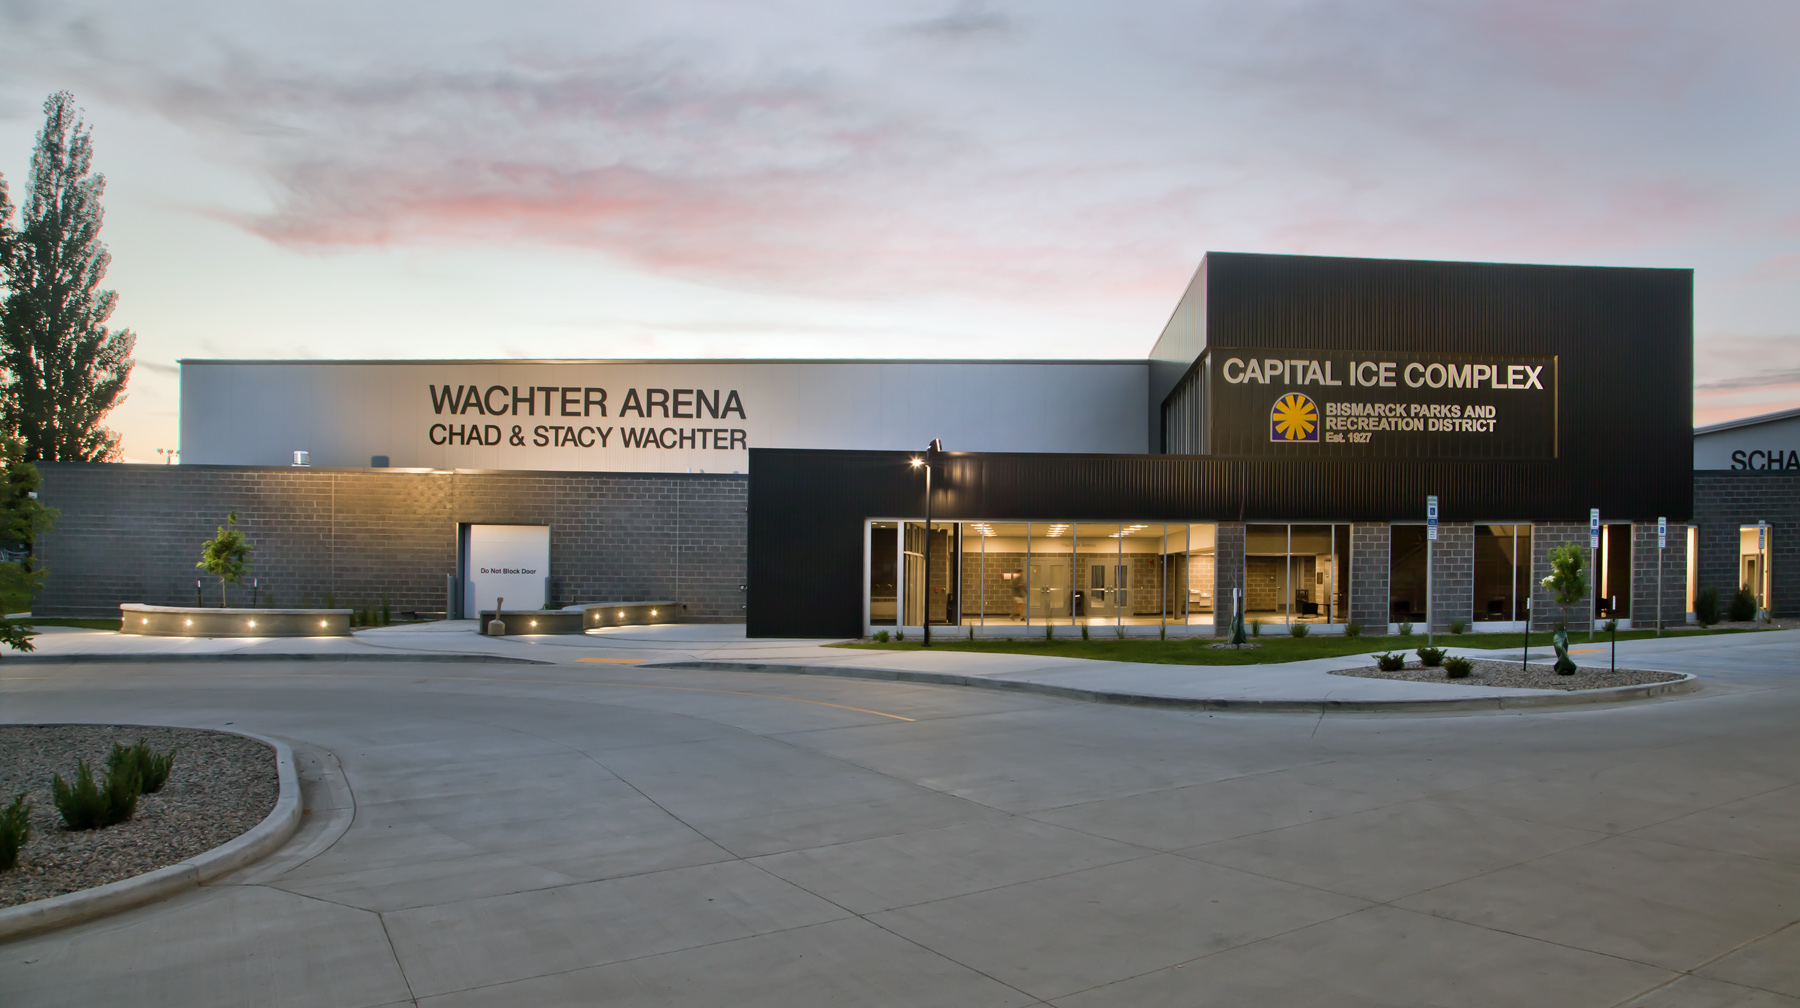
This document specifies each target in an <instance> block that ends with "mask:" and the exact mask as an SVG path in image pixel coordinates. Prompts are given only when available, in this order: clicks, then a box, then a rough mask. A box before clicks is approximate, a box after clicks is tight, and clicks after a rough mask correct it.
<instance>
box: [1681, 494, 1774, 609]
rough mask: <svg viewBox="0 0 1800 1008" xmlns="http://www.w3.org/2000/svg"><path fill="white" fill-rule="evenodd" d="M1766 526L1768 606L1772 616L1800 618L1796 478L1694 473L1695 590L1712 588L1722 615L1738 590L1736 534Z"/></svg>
mask: <svg viewBox="0 0 1800 1008" xmlns="http://www.w3.org/2000/svg"><path fill="white" fill-rule="evenodd" d="M1757 519H1761V520H1763V521H1766V522H1768V523H1769V526H1770V530H1771V531H1770V547H1771V548H1770V553H1769V573H1770V574H1771V575H1772V579H1771V580H1772V583H1771V585H1770V586H1769V596H1770V597H1769V602H1770V604H1771V605H1773V607H1774V611H1775V614H1776V615H1777V616H1796V615H1800V472H1794V471H1791V470H1790V471H1779V470H1773V471H1767V472H1765V471H1762V470H1746V471H1738V470H1729V469H1717V470H1699V471H1696V472H1695V473H1694V523H1695V524H1696V525H1699V526H1700V557H1699V560H1700V562H1699V570H1698V572H1697V574H1698V580H1699V582H1700V584H1699V587H1700V588H1703V589H1704V588H1716V589H1718V592H1719V606H1720V610H1721V611H1723V610H1724V609H1725V607H1726V606H1728V605H1729V604H1730V602H1731V596H1732V594H1733V593H1734V592H1736V591H1737V589H1738V573H1739V568H1738V555H1739V554H1738V529H1739V528H1740V527H1741V526H1745V525H1755V524H1756V522H1757Z"/></svg>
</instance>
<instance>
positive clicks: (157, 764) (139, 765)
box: [106, 738, 175, 794]
mask: <svg viewBox="0 0 1800 1008" xmlns="http://www.w3.org/2000/svg"><path fill="white" fill-rule="evenodd" d="M174 765H175V750H173V749H170V750H169V751H168V752H166V753H158V752H157V751H156V750H154V749H152V748H150V744H149V742H147V741H145V740H144V739H142V738H140V739H138V740H137V742H136V744H134V745H129V746H122V745H120V744H118V743H117V742H114V743H113V747H112V752H111V753H110V754H108V755H107V757H106V772H107V774H108V775H111V776H118V775H119V774H121V773H128V772H135V773H136V774H137V776H138V786H139V788H140V789H141V793H143V794H155V793H156V792H158V791H161V790H162V786H163V784H164V783H166V782H167V781H168V779H169V768H170V767H172V766H174Z"/></svg>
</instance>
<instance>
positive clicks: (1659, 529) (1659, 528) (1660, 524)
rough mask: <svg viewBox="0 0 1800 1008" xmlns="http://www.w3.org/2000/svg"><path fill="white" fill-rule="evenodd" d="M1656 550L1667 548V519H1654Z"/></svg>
mask: <svg viewBox="0 0 1800 1008" xmlns="http://www.w3.org/2000/svg"><path fill="white" fill-rule="evenodd" d="M1656 548H1657V549H1668V548H1669V519H1667V518H1658V519H1656Z"/></svg>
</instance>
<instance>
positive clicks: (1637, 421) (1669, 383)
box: [37, 253, 1800, 636]
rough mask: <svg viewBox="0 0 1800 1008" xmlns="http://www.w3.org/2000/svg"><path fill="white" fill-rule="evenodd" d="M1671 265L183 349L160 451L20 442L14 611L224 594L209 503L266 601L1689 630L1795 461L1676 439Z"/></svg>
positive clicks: (1685, 364) (808, 631)
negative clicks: (417, 348) (110, 457)
mask: <svg viewBox="0 0 1800 1008" xmlns="http://www.w3.org/2000/svg"><path fill="white" fill-rule="evenodd" d="M1691 287H1692V278H1691V274H1690V273H1689V272H1688V271H1685V270H1646V269H1612V268H1599V267H1566V266H1518V265H1497V264H1479V263H1441V262H1402V261H1389V260H1361V259H1330V258H1316V257H1301V256H1261V255H1241V254H1221V253H1213V254H1210V255H1208V256H1207V258H1206V259H1205V260H1204V261H1203V263H1202V264H1201V267H1200V269H1199V271H1198V272H1197V273H1196V275H1195V277H1194V279H1193V282H1192V283H1191V284H1190V285H1189V287H1188V289H1187V290H1186V292H1185V293H1184V295H1183V296H1182V298H1181V299H1180V301H1179V303H1178V305H1177V308H1176V310H1175V312H1174V313H1173V315H1172V317H1171V319H1170V322H1169V324H1168V326H1167V327H1166V328H1165V330H1164V332H1163V333H1162V335H1161V337H1160V338H1159V339H1158V340H1157V341H1156V342H1155V345H1154V348H1153V349H1152V350H1151V352H1150V353H1149V354H1148V355H1147V356H1146V357H1144V358H1142V359H1136V360H1108V361H759V360H741V361H437V362H430V361H407V362H386V361H267V362H258V361H183V362H182V406H181V409H182V462H183V464H182V465H180V466H170V467H154V466H114V465H90V464H64V463H53V464H48V465H46V466H44V470H45V487H44V491H43V495H44V497H45V499H46V501H47V502H48V503H50V504H52V505H53V506H56V507H59V508H60V509H61V510H62V512H63V519H62V521H61V522H59V524H58V525H57V527H56V528H55V529H54V530H53V531H52V532H51V533H50V534H49V535H47V536H46V537H45V538H44V539H43V541H42V542H41V543H40V545H39V551H38V552H39V554H40V556H41V558H42V559H43V561H44V563H45V565H46V566H48V567H49V568H50V569H51V571H52V575H51V578H50V581H49V585H48V587H47V588H46V590H45V592H44V593H43V595H42V596H41V597H40V598H39V600H38V603H37V608H38V610H39V611H40V612H43V613H46V614H49V613H68V614H74V613H102V612H108V611H114V612H116V606H117V605H118V604H119V603H121V602H137V601H146V602H168V603H180V602H191V601H192V600H193V599H194V598H195V592H196V591H198V592H200V593H201V594H202V596H204V597H206V598H207V599H208V601H209V602H213V601H216V592H217V588H216V586H209V585H207V584H206V583H204V579H202V578H197V577H196V575H197V572H196V571H195V570H194V569H193V563H194V559H195V558H196V556H197V553H198V544H199V543H200V541H202V540H204V539H205V538H207V537H208V536H210V535H211V534H212V531H213V529H214V527H215V526H216V525H218V524H219V523H220V522H221V521H222V520H223V518H224V515H225V513H226V512H227V511H230V510H233V509H235V510H237V511H238V512H239V515H240V518H241V522H242V525H243V526H244V527H245V529H246V532H247V534H248V536H249V538H250V540H251V542H252V544H253V545H255V546H256V548H257V553H256V554H255V557H254V560H253V564H252V576H253V577H254V578H256V579H258V581H257V583H256V584H254V585H251V586H250V587H251V588H253V589H254V591H255V592H256V593H257V595H256V597H257V599H258V602H259V604H268V603H269V602H270V601H271V600H272V601H273V602H274V603H278V604H299V603H302V602H306V603H313V602H321V601H324V600H326V599H327V598H329V599H331V600H333V601H335V602H336V603H338V604H339V605H355V606H368V605H375V604H378V603H379V602H381V601H383V600H385V601H386V602H387V603H388V605H389V606H390V607H391V608H392V609H393V610H395V611H398V612H408V611H410V612H420V613H431V612H445V613H448V614H451V615H458V614H461V613H465V612H470V611H472V610H473V608H474V607H475V606H477V605H485V604H486V603H487V600H489V599H491V598H492V597H494V595H495V593H497V592H502V591H503V592H504V593H505V594H507V596H508V605H509V607H510V606H513V605H517V604H519V602H520V599H521V598H523V600H524V602H525V603H526V604H529V605H536V604H538V602H539V593H540V592H541V600H542V603H543V604H546V605H556V606H561V605H566V604H571V603H576V602H588V601H632V600H647V599H673V600H676V601H678V602H680V603H682V604H683V605H684V606H685V612H684V615H685V618H688V619H696V620H745V621H747V623H748V629H749V632H750V633H752V634H758V635H771V636H790V635H793V636H853V635H859V634H864V633H870V632H874V631H876V630H879V629H882V628H892V629H895V630H905V629H906V628H908V627H911V628H914V629H917V628H919V627H922V626H923V625H924V622H925V621H926V620H927V619H929V620H930V621H931V623H932V624H933V625H935V626H940V627H954V628H955V632H956V633H959V634H961V633H975V634H1017V633H1020V632H1032V633H1036V632H1039V631H1040V630H1042V629H1043V628H1045V627H1048V628H1049V630H1048V632H1050V633H1055V632H1056V627H1058V626H1064V627H1070V628H1071V632H1072V628H1074V627H1075V626H1076V625H1082V626H1085V627H1087V628H1088V629H1089V631H1090V632H1092V631H1093V630H1094V629H1096V628H1100V629H1101V630H1102V631H1103V632H1104V631H1106V630H1108V629H1110V631H1111V632H1116V633H1125V634H1131V633H1171V632H1173V633H1210V632H1212V631H1213V630H1214V628H1215V627H1216V626H1217V625H1218V623H1219V622H1220V621H1222V620H1224V619H1226V618H1228V617H1229V614H1230V612H1231V611H1232V608H1233V607H1234V606H1237V607H1241V608H1242V609H1243V610H1244V612H1245V613H1246V615H1247V616H1248V617H1249V618H1250V619H1253V620H1261V621H1264V622H1268V623H1274V624H1280V625H1282V626H1283V627H1286V626H1291V625H1294V624H1305V625H1307V627H1308V630H1309V632H1318V633H1332V632H1341V631H1342V629H1343V628H1344V627H1345V626H1346V625H1348V624H1349V623H1352V622H1354V623H1356V624H1358V625H1359V626H1360V627H1362V628H1363V629H1364V630H1365V631H1366V632H1368V633H1383V632H1387V631H1389V630H1392V629H1397V628H1398V627H1399V626H1400V625H1401V624H1404V623H1414V624H1415V625H1420V626H1422V625H1423V624H1424V623H1425V622H1426V621H1427V620H1428V619H1429V621H1430V622H1431V624H1432V625H1434V626H1437V627H1439V628H1440V629H1448V628H1449V627H1451V626H1452V625H1454V624H1456V623H1464V624H1467V625H1468V626H1469V627H1470V628H1473V629H1512V628H1517V627H1520V626H1524V625H1526V623H1527V622H1528V621H1529V623H1530V624H1531V625H1533V626H1538V627H1542V626H1548V625H1550V624H1551V623H1552V622H1554V621H1555V620H1558V619H1561V618H1567V619H1568V621H1569V622H1570V623H1571V624H1572V625H1575V626H1586V625H1587V622H1588V620H1589V616H1590V610H1593V611H1597V612H1598V613H1599V614H1600V615H1601V617H1602V618H1607V617H1617V618H1620V619H1623V620H1633V621H1636V622H1639V623H1642V622H1645V621H1654V620H1656V619H1658V618H1661V619H1662V620H1663V621H1665V622H1677V621H1680V620H1682V619H1684V618H1685V617H1686V614H1687V613H1689V612H1690V611H1691V609H1692V600H1693V598H1694V595H1695V592H1696V591H1697V590H1698V589H1699V588H1701V587H1717V588H1719V589H1720V590H1721V591H1723V592H1726V593H1729V592H1731V591H1735V589H1736V587H1737V585H1738V583H1739V581H1738V577H1739V575H1740V574H1744V573H1745V571H1746V570H1749V571H1750V574H1753V575H1754V576H1755V577H1756V578H1760V579H1762V580H1764V581H1767V586H1766V587H1765V588H1763V589H1762V597H1763V598H1764V600H1765V604H1766V605H1768V606H1771V607H1772V608H1774V610H1775V611H1777V612H1782V611H1785V609H1784V607H1785V606H1787V605H1790V604H1791V600H1793V599H1795V598H1796V597H1800V584H1796V585H1794V586H1792V587H1791V588H1790V587H1788V581H1786V580H1784V577H1788V576H1791V575H1790V574H1788V573H1787V572H1794V571H1800V564H1795V563H1789V562H1787V561H1786V560H1785V559H1784V557H1785V553H1783V552H1782V551H1783V550H1788V549H1791V548H1792V544H1793V543H1794V542H1796V539H1797V537H1800V529H1794V527H1793V526H1794V521H1795V518H1794V516H1793V513H1792V512H1793V501H1794V499H1795V486H1794V483H1793V481H1794V480H1795V479H1796V478H1800V477H1797V476H1796V474H1797V473H1800V468H1796V465H1793V464H1789V462H1788V461H1787V456H1785V455H1782V456H1780V462H1781V464H1780V465H1779V466H1770V465H1768V464H1767V462H1768V460H1770V459H1773V458H1775V457H1776V456H1774V455H1771V454H1770V452H1771V451H1773V449H1772V448H1769V447H1767V446H1763V445H1761V443H1760V442H1759V443H1758V444H1757V445H1755V446H1750V447H1744V448H1743V451H1744V452H1745V461H1746V466H1747V467H1746V468H1743V469H1739V470H1733V469H1730V468H1720V469H1709V468H1706V467H1705V466H1704V465H1703V463H1702V456H1703V455H1705V458H1706V459H1712V458H1713V457H1714V455H1715V454H1716V452H1715V450H1714V448H1713V447H1712V444H1713V441H1714V440H1718V439H1719V437H1729V436H1735V437H1739V438H1740V440H1741V439H1742V438H1749V437H1753V436H1754V437H1762V438H1763V439H1764V440H1769V439H1771V438H1776V436H1777V434H1779V432H1780V430H1782V429H1786V428H1780V427H1779V424H1780V423H1782V422H1785V421H1782V420H1780V419H1779V418H1776V419H1774V420H1771V423H1772V424H1775V426H1770V427H1766V429H1765V428H1755V427H1754V426H1752V427H1744V428H1732V429H1733V430H1740V429H1741V430H1742V431H1743V433H1742V434H1741V435H1730V432H1729V431H1724V430H1715V429H1710V428H1709V429H1707V430H1705V431H1700V432H1696V431H1694V430H1692V428H1691V421H1690V417H1691V413H1692V392H1691V387H1692V366H1691V353H1692V351H1691V347H1692V322H1691V319H1692V294H1691ZM1788 419H1791V418H1788ZM1723 426H1726V425H1722V427H1723ZM1715 435H1717V436H1715ZM934 438H937V439H941V440H942V442H943V443H944V445H945V446H946V447H947V448H948V449H950V450H949V451H946V452H944V453H941V454H938V453H933V454H932V455H931V456H930V461H931V463H932V464H931V466H930V469H931V474H932V479H933V485H932V497H931V503H930V507H931V516H932V520H931V522H930V524H929V526H927V524H926V523H925V521H924V519H925V507H926V501H925V495H924V472H923V471H922V469H923V467H915V466H914V465H913V464H912V463H913V460H914V459H915V458H916V457H921V456H922V452H921V450H922V449H923V448H924V447H925V445H926V444H927V443H928V442H930V441H931V440H932V439H934ZM1709 438H1711V439H1712V440H1708V439H1709ZM1789 440H1792V438H1791V437H1789ZM1721 443H1723V442H1721ZM1745 444H1748V442H1745ZM1724 450H1725V455H1724V457H1725V458H1727V459H1729V458H1730V457H1731V456H1730V452H1731V451H1737V450H1739V446H1737V445H1736V443H1735V442H1734V443H1733V444H1732V445H1730V446H1727V447H1726V448H1725V449H1724ZM1757 450H1760V451H1761V452H1762V454H1761V455H1756V456H1754V457H1755V458H1756V459H1758V460H1760V461H1762V462H1763V463H1764V464H1763V465H1760V466H1756V467H1749V466H1748V461H1749V459H1750V458H1751V457H1752V456H1751V455H1750V453H1751V452H1754V451H1757ZM1784 450H1785V449H1784ZM296 453H305V455H304V458H305V459H306V460H307V461H308V462H309V463H310V464H309V465H304V466H301V465H293V464H290V463H291V462H293V461H295V460H296ZM1707 453H1712V454H1707ZM1690 454H1691V457H1692V458H1693V459H1694V464H1693V465H1692V466H1690V465H1688V464H1686V463H1687V460H1688V458H1689V457H1690ZM1796 462H1797V463H1800V458H1797V459H1796ZM1784 481H1785V482H1784ZM1428 497H1436V498H1437V501H1438V507H1439V513H1438V522H1439V523H1438V525H1437V538H1436V539H1432V538H1430V535H1429V532H1428V529H1427V525H1426V501H1427V498H1428ZM1784 507H1785V508H1786V509H1787V510H1786V511H1782V508H1784ZM1591 509H1598V510H1599V512H1600V519H1599V526H1598V528H1597V529H1596V530H1595V532H1594V535H1593V539H1594V541H1596V542H1597V544H1598V545H1597V546H1596V548H1595V549H1594V559H1595V562H1596V565H1597V567H1596V569H1597V574H1598V576H1597V577H1596V578H1595V581H1596V585H1595V595H1596V598H1595V599H1594V600H1593V602H1592V604H1591V605H1590V606H1588V607H1581V606H1578V607H1575V611H1571V612H1570V613H1567V614H1563V613H1560V612H1556V611H1553V608H1552V607H1551V606H1550V605H1549V603H1548V600H1547V599H1546V598H1544V597H1543V595H1542V591H1541V589H1538V588H1536V587H1534V586H1535V585H1536V584H1537V580H1538V579H1539V578H1541V577H1542V576H1543V574H1544V573H1545V562H1546V557H1547V556H1548V553H1549V551H1550V550H1551V549H1552V548H1554V547H1555V546H1556V545H1559V544H1561V543H1564V542H1577V543H1580V544H1582V545H1584V546H1585V545H1586V544H1587V543H1588V542H1589V541H1590V530H1589V518H1590V510H1591ZM1753 512H1754V513H1755V514H1752V513H1753ZM1764 514H1766V517H1761V518H1758V517H1756V516H1757V515H1764ZM1783 515H1785V517H1783ZM1659 520H1660V524H1659ZM1757 520H1761V521H1764V522H1765V523H1768V524H1765V526H1764V527H1763V531H1762V532H1761V533H1759V534H1760V535H1761V536H1762V539H1763V541H1764V543H1765V551H1766V553H1767V555H1766V557H1764V556H1763V554H1760V553H1759V554H1758V556H1757V559H1756V564H1757V566H1756V567H1755V569H1754V570H1750V569H1749V568H1746V567H1745V566H1744V559H1743V557H1744V554H1742V552H1741V551H1740V550H1739V549H1738V545H1737V544H1738V543H1739V541H1740V540H1741V539H1742V529H1743V527H1744V525H1745V522H1749V525H1750V526H1754V525H1755V522H1756V521H1757ZM1734 523H1735V524H1734ZM1659 528H1661V529H1663V533H1662V535H1661V536H1660V538H1659V534H1658V530H1659ZM1659 542H1660V543H1661V546H1660V547H1659V545H1658V544H1659ZM1770 544H1773V545H1770ZM508 550H514V551H515V552H517V555H516V556H514V555H513V554H512V553H507V552H506V551H508ZM928 552H929V553H930V556H931V559H930V562H929V563H927V562H926V560H925V555H926V554H927V553H928ZM509 558H510V559H509ZM1428 558H1429V561H1428ZM490 571H492V572H505V573H504V577H505V578H506V579H507V580H505V581H504V582H502V581H501V580H496V579H497V578H500V577H501V576H502V575H501V574H499V573H494V574H492V575H491V576H490V573H489V572H490ZM521 572H524V573H521ZM540 575H541V576H540ZM196 581H200V582H201V583H200V584H199V585H198V586H196ZM209 592H210V593H212V594H210V595H208V594H207V593H209ZM520 593H523V594H520Z"/></svg>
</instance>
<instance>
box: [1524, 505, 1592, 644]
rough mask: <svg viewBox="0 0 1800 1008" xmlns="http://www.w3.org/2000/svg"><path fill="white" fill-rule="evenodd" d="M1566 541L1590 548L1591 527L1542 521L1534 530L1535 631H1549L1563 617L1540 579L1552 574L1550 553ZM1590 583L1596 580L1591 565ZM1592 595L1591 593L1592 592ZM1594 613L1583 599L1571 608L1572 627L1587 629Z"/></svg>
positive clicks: (1533, 608) (1570, 622) (1532, 624)
mask: <svg viewBox="0 0 1800 1008" xmlns="http://www.w3.org/2000/svg"><path fill="white" fill-rule="evenodd" d="M1565 543H1575V544H1576V545H1578V546H1580V547H1581V548H1582V549H1583V550H1586V549H1587V544H1588V527H1587V525H1586V524H1582V523H1577V522H1540V523H1538V524H1536V525H1533V526H1532V529H1531V570H1532V574H1533V577H1532V580H1531V628H1532V629H1533V630H1550V629H1552V628H1554V627H1555V626H1556V622H1557V620H1560V619H1562V616H1563V611H1562V608H1561V607H1560V606H1558V605H1557V604H1556V603H1555V602H1553V601H1551V598H1550V590H1549V589H1548V588H1545V587H1544V586H1543V585H1542V584H1541V583H1539V582H1540V581H1542V579H1543V578H1546V577H1548V576H1549V575H1550V552H1551V551H1552V550H1554V549H1556V548H1557V547H1558V546H1561V545H1563V544H1565ZM1586 575H1587V579H1588V584H1589V585H1590V586H1591V585H1592V584H1593V581H1594V571H1593V568H1592V567H1589V568H1587V569H1586ZM1589 594H1592V592H1591V591H1590V592H1589ZM1592 615H1593V612H1592V610H1591V608H1590V603H1589V601H1588V600H1587V599H1585V598H1584V599H1582V600H1581V601H1578V602H1576V603H1575V604H1574V606H1572V607H1571V608H1570V610H1569V629H1570V630H1571V631H1575V630H1583V631H1585V630H1587V629H1588V626H1589V624H1590V623H1591V622H1592Z"/></svg>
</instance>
